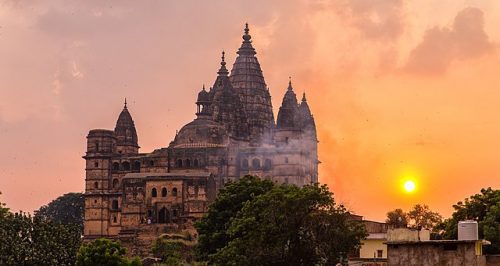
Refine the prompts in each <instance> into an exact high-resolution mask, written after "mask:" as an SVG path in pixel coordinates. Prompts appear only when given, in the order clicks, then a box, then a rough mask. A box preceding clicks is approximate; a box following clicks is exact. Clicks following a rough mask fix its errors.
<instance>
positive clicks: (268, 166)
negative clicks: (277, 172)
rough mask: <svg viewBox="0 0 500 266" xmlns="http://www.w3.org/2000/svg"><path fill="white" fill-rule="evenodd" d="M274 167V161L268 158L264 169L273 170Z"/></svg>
mask: <svg viewBox="0 0 500 266" xmlns="http://www.w3.org/2000/svg"><path fill="white" fill-rule="evenodd" d="M271 167H272V161H271V159H266V160H265V162H264V169H265V170H271Z"/></svg>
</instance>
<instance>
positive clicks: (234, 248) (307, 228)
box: [211, 185, 366, 265]
mask: <svg viewBox="0 0 500 266" xmlns="http://www.w3.org/2000/svg"><path fill="white" fill-rule="evenodd" d="M229 235H230V238H231V240H230V242H229V243H228V245H227V246H225V247H223V248H222V249H220V250H218V251H217V253H215V254H214V255H212V256H211V261H213V262H215V264H217V265H318V264H323V265H335V263H338V262H341V261H344V260H345V259H346V258H347V255H348V253H349V252H350V251H353V250H354V249H356V248H358V247H359V245H360V240H361V239H363V238H364V237H366V231H365V228H364V226H363V224H362V223H360V222H359V221H354V220H352V219H350V214H349V212H348V211H347V210H346V209H345V208H344V207H343V206H342V205H336V204H335V202H334V200H333V197H332V193H331V192H329V191H328V188H327V187H326V186H321V187H320V186H318V185H312V186H304V187H303V188H299V187H296V186H293V185H279V186H275V187H273V188H272V189H271V190H270V191H268V192H267V193H265V194H261V195H259V196H257V197H255V198H254V199H253V200H251V201H248V202H246V203H245V204H244V206H243V208H242V209H241V211H240V212H239V213H238V214H237V215H236V216H235V217H234V218H233V219H231V223H230V227H229Z"/></svg>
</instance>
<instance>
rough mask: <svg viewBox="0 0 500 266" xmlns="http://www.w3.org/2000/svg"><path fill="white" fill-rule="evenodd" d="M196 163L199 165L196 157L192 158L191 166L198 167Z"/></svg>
mask: <svg viewBox="0 0 500 266" xmlns="http://www.w3.org/2000/svg"><path fill="white" fill-rule="evenodd" d="M198 165H199V163H198V159H194V162H193V166H194V167H198Z"/></svg>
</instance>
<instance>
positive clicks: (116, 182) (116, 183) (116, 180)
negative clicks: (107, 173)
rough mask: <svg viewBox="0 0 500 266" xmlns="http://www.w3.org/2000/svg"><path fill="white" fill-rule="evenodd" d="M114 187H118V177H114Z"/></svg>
mask: <svg viewBox="0 0 500 266" xmlns="http://www.w3.org/2000/svg"><path fill="white" fill-rule="evenodd" d="M113 188H118V179H116V178H115V179H113Z"/></svg>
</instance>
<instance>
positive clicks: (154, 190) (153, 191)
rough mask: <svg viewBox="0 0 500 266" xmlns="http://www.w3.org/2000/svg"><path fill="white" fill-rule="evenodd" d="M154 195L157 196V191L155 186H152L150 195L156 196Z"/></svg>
mask: <svg viewBox="0 0 500 266" xmlns="http://www.w3.org/2000/svg"><path fill="white" fill-rule="evenodd" d="M156 196H158V193H157V192H156V188H155V187H154V188H153V189H151V197H153V198H156Z"/></svg>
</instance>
